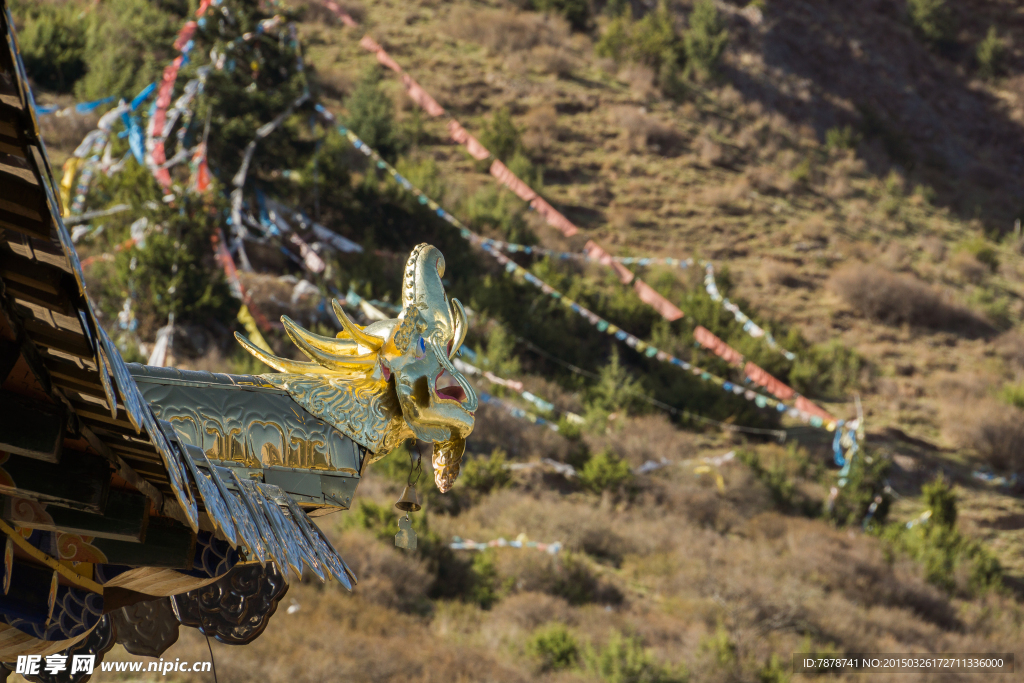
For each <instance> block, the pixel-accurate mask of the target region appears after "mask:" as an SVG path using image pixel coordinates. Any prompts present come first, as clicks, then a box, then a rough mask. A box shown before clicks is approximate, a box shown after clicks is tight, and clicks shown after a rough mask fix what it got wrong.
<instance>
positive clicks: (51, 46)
mask: <svg viewBox="0 0 1024 683" xmlns="http://www.w3.org/2000/svg"><path fill="white" fill-rule="evenodd" d="M81 11H82V8H80V7H79V6H78V5H75V4H71V3H68V4H66V5H51V4H40V5H37V6H35V7H32V8H30V9H28V12H27V14H26V15H25V16H24V17H21V16H19V19H22V21H23V22H24V29H23V30H22V31H21V32H20V33H19V35H18V42H19V46H20V47H21V56H22V59H23V60H24V62H25V70H26V71H27V72H28V75H29V78H31V79H32V80H33V82H35V83H36V84H37V85H39V86H42V87H43V88H48V89H51V90H56V91H58V92H70V91H71V89H72V88H73V87H74V85H75V82H76V81H77V80H78V79H79V78H81V77H82V76H83V75H85V71H86V61H85V47H86V36H85V26H84V25H83V24H82V22H81V20H80V17H79V16H78V15H79V14H80V13H81ZM18 14H19V15H20V12H19V13H18Z"/></svg>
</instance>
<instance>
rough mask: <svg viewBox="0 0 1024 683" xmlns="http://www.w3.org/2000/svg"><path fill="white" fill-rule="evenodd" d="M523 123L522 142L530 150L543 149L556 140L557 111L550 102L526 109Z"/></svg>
mask: <svg viewBox="0 0 1024 683" xmlns="http://www.w3.org/2000/svg"><path fill="white" fill-rule="evenodd" d="M523 123H525V124H526V131H525V132H524V133H523V144H524V145H526V146H527V147H528V148H530V149H531V150H538V151H540V150H545V149H547V148H548V147H550V146H551V145H553V144H554V143H555V142H556V141H557V140H558V112H556V111H555V108H554V106H552V105H550V104H543V105H541V106H539V107H534V108H533V109H531V110H530V111H528V112H527V113H526V116H524V117H523Z"/></svg>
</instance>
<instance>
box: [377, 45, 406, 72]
mask: <svg viewBox="0 0 1024 683" xmlns="http://www.w3.org/2000/svg"><path fill="white" fill-rule="evenodd" d="M377 61H378V62H380V63H381V64H383V65H384V66H386V67H387V68H389V69H391V70H392V71H394V72H396V73H402V67H400V66H398V62H396V61H395V60H393V59H391V55H389V54H388V53H387V51H385V50H384V48H381V49H379V50H377Z"/></svg>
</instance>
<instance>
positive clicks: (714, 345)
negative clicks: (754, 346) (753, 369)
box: [693, 325, 767, 374]
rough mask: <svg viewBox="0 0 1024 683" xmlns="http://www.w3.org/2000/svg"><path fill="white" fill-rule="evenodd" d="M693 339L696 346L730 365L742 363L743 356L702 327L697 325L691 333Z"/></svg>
mask: <svg viewBox="0 0 1024 683" xmlns="http://www.w3.org/2000/svg"><path fill="white" fill-rule="evenodd" d="M693 338H694V339H696V340H697V343H698V344H700V345H701V346H703V347H704V348H706V349H708V350H709V351H711V352H712V353H714V354H715V355H716V356H718V357H719V358H721V359H722V360H724V361H725V362H726V363H729V364H730V365H739V364H740V363H742V362H743V354H741V353H740V352H739V351H737V350H736V349H734V348H732V347H731V346H729V345H728V344H726V343H725V342H724V341H722V340H721V339H719V338H718V337H716V336H715V335H714V334H713V333H712V332H711V330H709V329H707V328H706V327H704V326H703V325H697V329H695V330H694V331H693ZM766 374H767V373H766Z"/></svg>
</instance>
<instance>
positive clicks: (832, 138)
mask: <svg viewBox="0 0 1024 683" xmlns="http://www.w3.org/2000/svg"><path fill="white" fill-rule="evenodd" d="M858 144H860V135H859V134H858V133H857V132H856V131H854V130H853V126H849V125H847V126H842V127H839V126H834V127H832V128H829V129H828V130H827V131H826V132H825V146H826V147H828V148H829V149H830V150H833V151H841V150H847V149H856V148H857V145H858Z"/></svg>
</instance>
